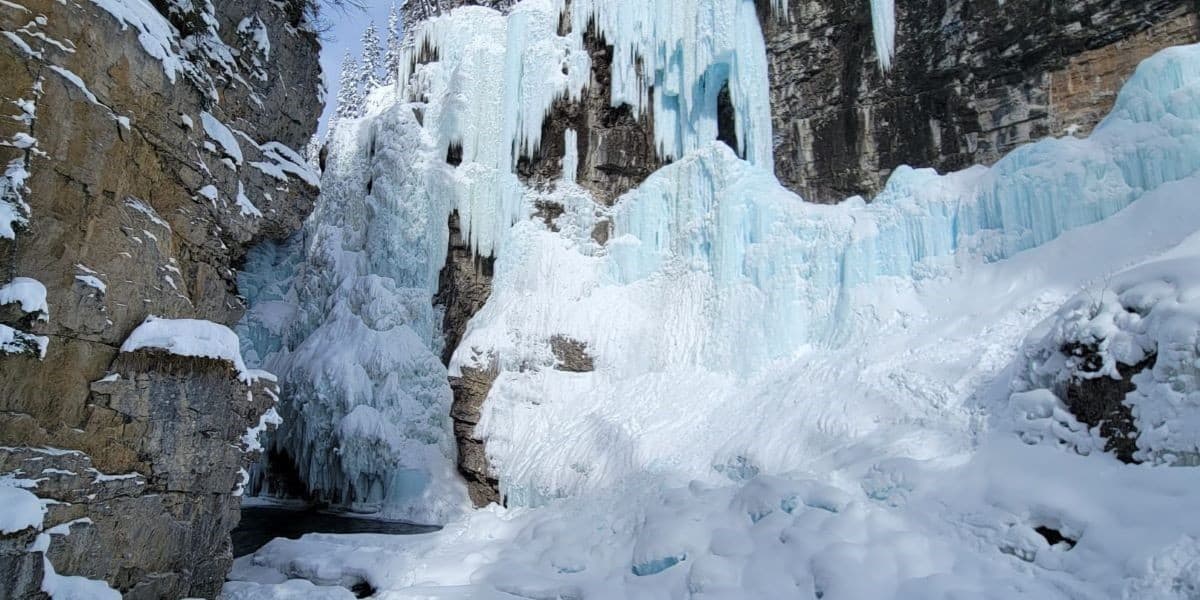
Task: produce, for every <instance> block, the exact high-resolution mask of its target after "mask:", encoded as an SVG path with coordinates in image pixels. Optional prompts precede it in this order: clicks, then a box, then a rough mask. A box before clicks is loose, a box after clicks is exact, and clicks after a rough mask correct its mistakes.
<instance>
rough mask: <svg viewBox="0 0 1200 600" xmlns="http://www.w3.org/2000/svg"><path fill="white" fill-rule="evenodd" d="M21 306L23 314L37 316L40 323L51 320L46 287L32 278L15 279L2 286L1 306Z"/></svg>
mask: <svg viewBox="0 0 1200 600" xmlns="http://www.w3.org/2000/svg"><path fill="white" fill-rule="evenodd" d="M5 304H19V305H20V306H21V312H23V313H25V314H27V315H36V316H37V319H38V320H39V321H48V320H50V306H49V305H48V304H46V286H44V285H42V282H40V281H38V280H36V279H33V278H30V277H14V278H13V280H12V281H10V282H8V283H6V284H4V285H3V286H0V306H4V305H5Z"/></svg>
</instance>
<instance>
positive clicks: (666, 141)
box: [399, 0, 783, 255]
mask: <svg viewBox="0 0 1200 600" xmlns="http://www.w3.org/2000/svg"><path fill="white" fill-rule="evenodd" d="M772 6H773V7H775V9H776V10H781V11H782V10H783V9H782V8H781V7H782V6H783V3H782V2H772ZM561 22H566V23H569V24H570V31H568V32H565V35H559V33H560V32H559V29H560V23H561ZM589 25H592V26H594V27H595V28H596V30H597V31H598V32H599V33H600V34H601V35H602V36H603V37H604V38H605V40H606V41H607V42H608V43H609V44H610V45H612V46H613V52H614V55H613V64H612V65H611V73H612V88H611V92H612V102H613V104H614V105H618V106H619V105H621V104H628V105H629V106H630V107H632V109H633V111H634V113H635V114H638V115H640V114H642V113H644V112H648V113H649V114H650V115H651V116H652V117H653V119H654V122H655V128H654V129H655V135H656V138H657V139H656V144H657V147H658V151H659V153H660V155H662V156H663V157H668V158H677V157H682V156H684V155H686V154H687V153H689V152H691V151H694V150H696V149H698V148H701V147H702V146H704V145H706V144H707V143H708V142H709V141H712V140H715V139H717V96H718V94H719V93H720V91H721V89H722V88H723V87H725V86H728V87H729V92H730V97H731V99H732V103H733V106H734V112H735V125H736V131H737V136H738V146H739V149H738V150H739V153H740V154H741V155H743V156H744V157H745V159H746V160H747V161H748V162H750V163H751V164H754V165H761V166H763V167H764V168H770V165H772V164H773V158H772V140H771V115H770V100H769V96H768V90H769V88H768V81H767V61H766V51H765V48H764V44H763V39H762V33H761V31H760V28H759V23H758V17H757V14H756V10H755V3H754V2H753V0H716V1H712V0H710V1H700V0H669V1H663V2H644V1H642V0H615V1H608V0H605V1H592V0H579V1H574V2H570V3H566V2H564V1H563V0H525V1H523V2H521V3H519V4H517V5H515V6H514V7H513V8H512V10H511V12H510V13H509V14H508V15H507V16H505V15H500V14H499V13H497V12H495V11H492V10H490V9H485V8H481V7H473V6H468V7H462V8H459V9H456V10H454V11H453V12H451V13H449V14H445V15H442V16H440V17H438V18H435V19H432V20H429V21H426V22H424V23H422V24H420V25H419V26H418V27H417V29H416V30H415V31H414V33H413V42H414V43H413V44H411V47H410V49H409V50H408V54H407V55H406V56H405V57H404V59H403V60H402V61H401V65H402V72H401V74H400V78H399V80H400V81H401V86H402V89H401V95H402V96H403V97H406V98H408V99H411V100H416V101H422V102H426V103H427V105H428V107H427V109H426V114H425V122H424V124H425V129H426V131H427V132H428V133H429V134H430V135H431V136H433V137H434V139H435V141H436V144H437V151H438V152H439V153H443V154H444V153H445V152H446V151H447V150H448V149H449V148H450V147H451V146H461V147H462V150H463V158H462V160H463V163H462V166H461V168H459V169H456V170H455V172H454V177H453V179H452V180H450V181H447V182H445V185H444V187H443V188H441V189H440V190H438V191H437V193H439V194H441V195H445V196H447V197H451V198H452V206H453V207H454V208H455V209H456V210H458V211H459V213H460V215H461V217H462V222H463V224H464V227H465V228H466V229H467V231H468V232H469V233H468V236H469V239H470V242H471V245H472V247H474V248H475V249H476V251H477V252H478V253H480V254H481V255H493V254H495V253H496V252H495V251H496V249H497V245H498V244H499V243H500V241H501V240H502V239H503V238H504V233H505V232H506V231H507V229H508V228H509V227H510V226H511V225H512V224H513V223H514V222H516V221H518V220H520V219H521V218H523V217H524V216H525V215H524V214H522V207H521V195H522V193H523V190H522V187H521V185H520V183H519V181H518V180H517V178H516V177H515V175H514V174H513V173H512V167H513V166H514V165H515V164H516V160H517V158H518V157H519V156H521V155H522V154H530V153H532V152H533V151H534V150H536V149H537V148H538V147H539V145H540V143H541V131H542V121H543V120H544V119H545V118H546V116H547V114H548V112H549V109H550V107H551V104H552V103H553V102H554V100H555V99H558V98H564V97H565V98H570V99H578V98H579V96H580V93H581V91H582V90H583V88H584V86H586V85H587V84H588V82H589V80H590V61H589V57H588V54H587V52H586V50H584V48H583V35H584V33H585V32H586V31H587V29H588V27H589ZM430 56H433V57H434V59H433V60H429V58H430ZM422 59H425V60H427V62H424V63H423V64H422V63H421V62H420V61H421V60H422Z"/></svg>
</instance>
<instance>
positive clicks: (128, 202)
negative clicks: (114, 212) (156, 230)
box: [125, 196, 171, 231]
mask: <svg viewBox="0 0 1200 600" xmlns="http://www.w3.org/2000/svg"><path fill="white" fill-rule="evenodd" d="M125 206H128V207H129V208H132V209H133V210H135V211H137V212H139V213H141V214H143V215H145V216H146V218H148V219H150V221H151V222H152V223H154V224H155V225H158V226H159V227H162V228H163V229H166V230H167V231H170V230H171V225H170V224H168V223H167V222H166V221H164V220H163V218H162V217H161V216H159V214H158V212H156V211H155V210H154V209H153V208H151V207H150V205H149V204H146V203H145V202H142V201H141V200H138V199H137V198H134V197H133V196H129V197H127V198H125Z"/></svg>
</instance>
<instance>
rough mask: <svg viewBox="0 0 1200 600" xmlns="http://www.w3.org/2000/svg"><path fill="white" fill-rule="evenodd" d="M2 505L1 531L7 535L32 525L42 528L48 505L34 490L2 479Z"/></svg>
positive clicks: (0, 486) (0, 501) (0, 496)
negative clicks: (43, 502) (31, 490)
mask: <svg viewBox="0 0 1200 600" xmlns="http://www.w3.org/2000/svg"><path fill="white" fill-rule="evenodd" d="M0 506H3V507H4V510H3V511H0V533H3V534H6V535H7V534H10V533H16V532H18V531H21V530H23V529H29V528H30V527H36V528H38V529H41V527H42V517H44V516H45V514H46V507H45V506H42V501H41V500H39V499H38V497H37V496H35V495H33V493H32V492H29V491H27V490H24V489H21V488H19V487H13V486H9V485H6V482H4V481H0Z"/></svg>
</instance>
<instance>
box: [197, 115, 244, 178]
mask: <svg viewBox="0 0 1200 600" xmlns="http://www.w3.org/2000/svg"><path fill="white" fill-rule="evenodd" d="M200 124H201V125H202V126H203V127H204V134H205V135H207V136H208V137H209V138H211V139H212V140H213V141H214V142H216V143H218V144H220V146H221V150H222V151H224V153H225V156H226V157H228V158H230V159H232V160H233V162H234V163H236V164H238V165H240V164H242V160H244V159H243V158H242V147H241V146H239V145H238V142H237V138H236V137H234V135H233V131H230V129H229V128H228V127H226V126H225V124H224V123H222V122H221V121H219V120H217V118H216V117H214V116H212V114H210V113H209V112H208V111H206V110H202V111H200Z"/></svg>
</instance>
